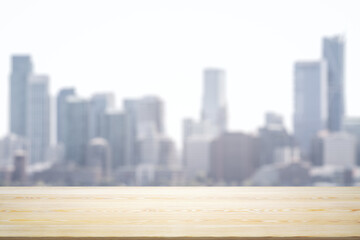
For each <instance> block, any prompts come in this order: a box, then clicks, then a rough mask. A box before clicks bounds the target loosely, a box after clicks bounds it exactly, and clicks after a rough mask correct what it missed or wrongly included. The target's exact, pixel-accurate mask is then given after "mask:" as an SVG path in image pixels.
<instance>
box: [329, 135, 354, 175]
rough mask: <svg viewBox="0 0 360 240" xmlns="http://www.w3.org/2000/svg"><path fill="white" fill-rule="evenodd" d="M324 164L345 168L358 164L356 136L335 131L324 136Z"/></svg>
mask: <svg viewBox="0 0 360 240" xmlns="http://www.w3.org/2000/svg"><path fill="white" fill-rule="evenodd" d="M323 154H324V155H323V156H324V164H325V165H335V166H339V167H344V168H349V169H351V168H353V167H355V166H356V138H355V137H354V136H353V135H351V134H349V133H346V132H335V133H331V134H329V135H328V136H327V137H325V138H324V153H323Z"/></svg>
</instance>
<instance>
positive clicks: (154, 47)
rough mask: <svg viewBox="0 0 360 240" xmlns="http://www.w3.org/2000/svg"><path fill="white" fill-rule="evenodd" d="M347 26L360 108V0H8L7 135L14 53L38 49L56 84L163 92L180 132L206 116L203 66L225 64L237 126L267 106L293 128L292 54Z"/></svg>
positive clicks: (251, 125)
mask: <svg viewBox="0 0 360 240" xmlns="http://www.w3.org/2000/svg"><path fill="white" fill-rule="evenodd" d="M337 33H344V34H345V35H346V39H347V46H346V48H347V49H346V94H347V96H346V102H347V113H348V114H349V115H360V107H359V102H360V94H359V90H360V1H357V0H354V1H346V0H339V1H330V0H323V1H320V0H318V1H314V0H307V1H304V0H299V1H295V0H292V1H289V0H276V1H271V0H255V1H254V0H251V1H250V0H248V1H230V0H228V1H227V0H218V1H211V0H204V1H202V0H189V1H184V0H181V1H180V0H179V1H170V0H164V1H159V0H157V1H150V0H144V1H141V0H128V1H119V0H118V1H115V0H114V1H111V0H57V1H56V0H52V1H49V0H42V1H33V0H31V1H30V0H1V1H0V114H1V115H0V136H3V135H5V134H6V133H7V131H8V97H9V96H8V92H9V90H8V88H9V86H8V77H9V72H10V56H11V55H12V54H18V53H27V54H31V55H32V58H33V62H34V65H35V71H36V72H37V73H46V74H49V75H50V78H51V83H50V85H51V94H52V95H55V94H57V92H58V90H59V89H60V88H61V87H65V86H75V87H76V88H77V91H78V93H79V94H80V95H82V96H90V95H91V94H92V93H94V92H99V91H100V92H103V91H113V92H114V93H115V95H116V101H117V105H118V106H119V107H120V106H121V103H122V99H123V98H125V97H140V96H142V95H146V94H156V95H159V96H160V97H161V98H162V99H163V100H164V101H165V104H166V119H165V120H166V127H167V131H168V133H169V135H170V136H172V137H174V138H175V139H176V141H177V142H178V143H179V142H180V137H181V121H182V119H183V118H184V117H194V118H198V117H199V112H200V105H201V97H202V71H203V68H205V67H220V68H223V69H225V70H226V73H227V101H228V112H229V126H230V129H231V130H243V131H246V132H253V131H255V130H256V129H257V128H258V127H259V126H260V125H261V124H262V123H263V115H264V113H265V111H268V110H271V111H276V112H279V113H281V114H283V115H284V117H285V123H286V126H287V127H288V128H289V129H290V130H291V128H292V113H293V107H292V106H293V77H292V70H293V63H294V61H296V60H299V59H300V60H303V59H318V58H320V56H321V38H322V37H323V36H326V35H333V34H337Z"/></svg>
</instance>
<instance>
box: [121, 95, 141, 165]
mask: <svg viewBox="0 0 360 240" xmlns="http://www.w3.org/2000/svg"><path fill="white" fill-rule="evenodd" d="M137 105H138V101H137V100H136V99H126V100H124V110H125V114H126V116H127V117H128V120H129V121H128V126H127V128H126V141H125V148H126V151H125V159H126V160H125V162H128V163H130V165H132V166H134V165H136V164H137V157H136V139H137V128H136V126H137V124H136V121H137V120H136V119H137V118H136V113H137Z"/></svg>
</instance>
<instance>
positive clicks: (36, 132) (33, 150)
mask: <svg viewBox="0 0 360 240" xmlns="http://www.w3.org/2000/svg"><path fill="white" fill-rule="evenodd" d="M27 97H28V98H27V99H28V100H27V109H28V110H27V134H26V135H27V138H28V139H29V143H30V164H36V163H41V162H44V161H45V160H46V159H45V156H46V152H47V150H48V147H49V143H50V110H49V107H50V103H49V101H50V97H49V78H48V76H45V75H33V76H31V77H30V80H29V83H28V93H27Z"/></svg>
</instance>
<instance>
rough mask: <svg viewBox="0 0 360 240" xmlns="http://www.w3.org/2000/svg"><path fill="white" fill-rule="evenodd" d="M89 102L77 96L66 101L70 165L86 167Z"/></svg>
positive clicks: (66, 150) (67, 144) (67, 147)
mask: <svg viewBox="0 0 360 240" xmlns="http://www.w3.org/2000/svg"><path fill="white" fill-rule="evenodd" d="M88 119H89V101H88V100H87V99H83V98H80V97H76V96H69V97H68V98H67V99H66V124H65V126H66V134H65V137H66V139H65V143H64V145H65V160H66V162H67V163H68V164H70V165H75V166H84V165H85V161H86V150H87V145H88V140H89V137H88V136H89V134H88V133H89V130H88V125H89V124H88Z"/></svg>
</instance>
